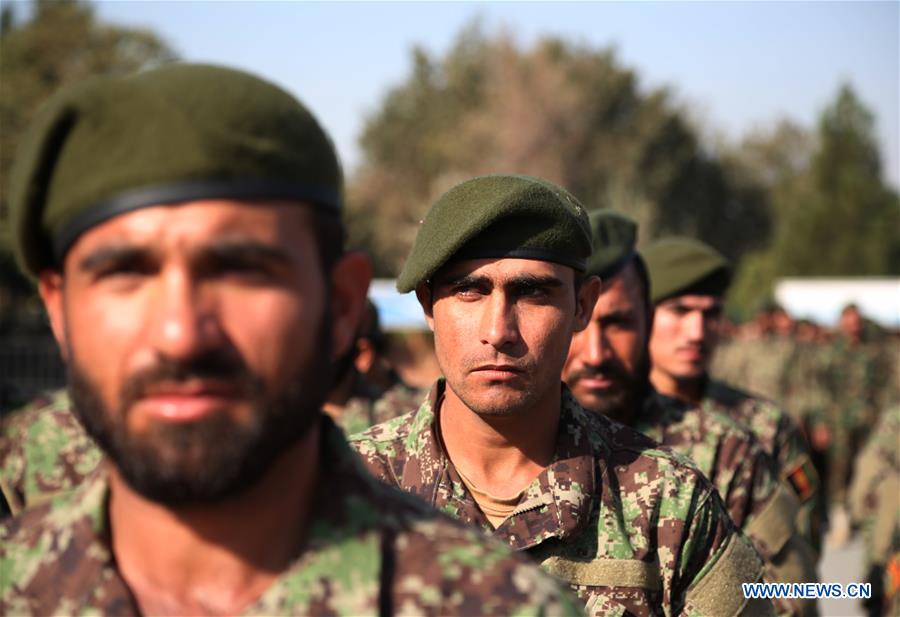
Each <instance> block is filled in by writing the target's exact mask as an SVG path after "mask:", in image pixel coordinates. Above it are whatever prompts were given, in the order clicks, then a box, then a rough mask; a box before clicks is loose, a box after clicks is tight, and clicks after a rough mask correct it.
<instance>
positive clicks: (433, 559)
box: [0, 418, 580, 615]
mask: <svg viewBox="0 0 900 617" xmlns="http://www.w3.org/2000/svg"><path fill="white" fill-rule="evenodd" d="M323 422H324V424H325V426H324V427H323V428H324V431H323V460H322V464H321V466H320V468H321V470H322V471H321V473H322V476H323V477H321V479H320V480H319V486H320V487H321V488H320V490H319V492H318V494H317V495H316V496H315V499H313V501H312V503H313V504H314V511H313V514H312V523H311V525H310V532H309V538H308V540H307V543H306V547H305V549H304V551H303V553H302V554H301V555H300V556H299V558H298V559H297V560H296V561H295V562H294V563H293V564H292V565H291V566H290V567H289V568H288V569H287V570H286V571H285V572H284V573H283V574H282V575H281V576H280V577H279V578H278V579H277V580H276V582H275V583H274V584H273V585H272V586H270V587H269V588H268V589H267V590H266V591H265V592H264V593H263V594H262V596H260V597H259V598H258V599H257V600H256V601H255V602H253V603H252V604H251V605H250V606H248V607H246V609H245V610H244V614H247V615H283V614H294V615H324V614H329V615H332V614H333V615H339V614H340V615H373V614H407V615H413V614H415V615H448V614H457V615H464V614H470V615H471V614H479V615H481V614H483V615H512V614H515V615H520V614H521V615H546V614H578V613H579V612H580V608H579V607H578V605H577V602H576V601H575V600H574V598H571V597H569V596H568V594H567V592H564V591H562V590H561V589H560V588H559V586H558V585H557V583H556V582H555V581H553V579H552V578H551V577H549V576H547V575H546V574H544V573H543V572H541V571H540V569H539V568H537V567H536V566H534V565H532V564H530V563H528V562H527V560H526V559H524V558H523V556H520V555H515V554H514V553H513V552H512V551H510V550H509V549H508V548H507V547H505V546H503V544H502V543H500V542H496V541H495V540H493V539H491V538H486V537H484V536H483V535H482V534H481V533H479V532H478V530H476V529H468V528H465V527H463V526H462V525H460V524H459V523H458V522H456V521H452V520H451V519H449V518H447V517H445V516H443V515H441V514H439V513H437V512H435V511H434V510H432V509H430V508H428V507H426V506H425V505H424V504H422V503H421V502H419V501H418V500H415V499H412V498H411V497H410V496H409V495H405V494H403V493H401V492H400V491H396V490H394V489H391V488H389V487H387V486H384V485H382V484H381V483H379V482H377V481H375V480H374V479H373V478H371V476H369V475H368V474H367V473H366V472H365V469H364V468H363V467H362V465H361V464H360V462H359V459H358V458H357V457H356V456H355V455H354V454H353V453H352V452H351V451H350V449H349V448H348V447H347V444H346V442H345V441H344V437H343V435H342V434H341V432H340V430H339V429H338V428H337V427H335V425H334V424H333V423H332V422H331V421H330V420H328V419H327V418H326V419H324V420H323ZM107 495H108V484H107V480H106V474H105V471H104V470H103V469H99V470H97V471H96V472H95V474H94V475H92V476H91V477H90V478H88V479H87V480H86V481H85V482H84V483H83V484H82V486H80V487H79V488H78V489H76V490H74V491H70V492H67V493H63V494H60V495H57V496H56V497H54V498H53V499H52V500H51V501H50V502H48V503H46V504H44V505H42V506H39V507H38V508H35V509H30V510H28V511H26V512H25V513H24V514H22V515H21V516H18V517H16V518H14V519H11V520H8V521H6V522H5V523H4V524H3V525H2V526H0V536H2V545H3V548H4V552H3V556H2V558H0V571H2V572H3V576H2V577H0V613H2V614H4V615H14V614H15V615H20V614H33V615H49V614H69V615H74V614H83V613H101V614H108V615H137V614H139V611H138V607H137V605H136V602H135V600H134V598H133V596H132V594H131V593H130V591H129V589H128V587H127V586H126V583H125V581H124V580H123V579H122V577H121V575H120V573H119V572H118V570H117V568H116V564H115V560H114V556H113V555H112V553H111V549H110V546H109V540H108V538H109V530H108V528H107V523H106V520H107V518H106V511H105V510H106V501H107Z"/></svg>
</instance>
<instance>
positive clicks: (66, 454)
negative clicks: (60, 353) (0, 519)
mask: <svg viewBox="0 0 900 617" xmlns="http://www.w3.org/2000/svg"><path fill="white" fill-rule="evenodd" d="M102 458H103V455H102V453H101V452H100V449H99V448H98V447H97V446H96V445H95V444H94V442H93V440H92V439H91V438H90V437H89V436H88V435H87V433H86V432H85V430H84V429H83V428H82V427H81V423H80V422H79V421H78V418H76V417H75V414H74V413H73V412H72V407H71V404H70V403H69V396H68V394H66V391H65V390H59V391H57V392H53V393H51V394H47V395H43V396H40V397H38V398H37V399H35V400H34V401H32V402H31V403H29V404H28V405H26V406H25V407H23V408H22V409H20V410H17V411H14V412H12V413H10V414H8V415H6V416H4V417H3V419H2V422H0V491H2V493H3V495H2V496H3V498H4V500H5V502H6V504H7V507H8V508H9V509H10V510H11V511H12V513H13V514H16V513H17V512H20V511H21V510H22V509H23V508H25V507H27V506H30V505H32V504H34V503H36V502H37V501H38V500H39V499H40V498H41V497H43V496H46V495H52V494H53V493H56V492H58V491H62V490H66V489H69V488H72V487H74V486H77V485H78V484H80V483H81V481H82V480H83V479H84V478H85V476H87V475H88V474H90V473H91V472H92V471H93V470H94V469H96V468H97V466H98V465H99V464H100V461H101V460H102Z"/></svg>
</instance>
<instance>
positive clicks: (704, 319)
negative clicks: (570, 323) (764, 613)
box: [643, 237, 819, 540]
mask: <svg viewBox="0 0 900 617" xmlns="http://www.w3.org/2000/svg"><path fill="white" fill-rule="evenodd" d="M643 255H644V258H645V259H646V261H647V267H648V269H649V271H650V278H651V281H652V283H651V287H652V292H651V301H652V302H653V304H654V306H655V312H654V324H653V334H652V336H651V338H650V353H651V360H652V363H653V369H652V371H651V373H650V377H651V380H652V381H653V385H654V386H656V388H657V390H659V391H660V392H662V393H664V394H667V395H669V396H672V397H674V398H678V399H681V400H683V401H686V402H688V403H690V404H693V405H698V406H701V407H703V408H705V409H713V410H716V411H719V412H721V413H723V414H725V415H728V416H730V417H732V418H734V419H735V420H736V421H738V422H739V423H741V424H743V425H745V426H746V427H747V428H749V429H750V430H751V431H752V432H753V434H754V435H755V436H756V437H757V439H759V441H760V443H761V444H762V445H763V447H764V448H765V449H766V451H767V452H769V453H770V454H771V455H772V457H773V458H774V459H775V462H776V465H777V468H778V472H779V475H780V477H781V478H782V479H783V480H785V481H786V482H787V484H788V485H789V486H790V487H791V488H792V489H793V492H794V493H795V494H796V495H797V498H798V499H799V500H800V503H801V504H802V509H801V518H800V519H798V528H799V529H800V530H801V531H803V533H804V535H806V536H807V538H809V539H810V540H813V539H815V538H817V537H818V523H817V512H818V511H817V510H816V509H815V501H816V499H815V498H816V492H817V491H818V490H819V483H818V478H817V475H816V473H815V470H814V469H813V467H812V464H811V462H810V458H809V445H808V444H807V443H806V439H805V438H804V437H803V434H802V433H801V432H800V430H799V428H798V427H797V425H796V424H795V423H794V421H793V420H792V419H791V417H790V416H789V415H787V413H785V412H784V411H783V410H781V409H780V408H779V407H778V406H777V405H775V404H774V403H771V402H769V401H766V400H764V399H760V398H758V397H755V396H752V395H750V394H748V393H746V392H743V391H741V390H738V389H736V388H733V387H731V386H729V385H728V384H725V383H723V382H719V381H716V380H714V379H711V378H710V376H709V364H710V360H711V358H712V355H713V353H714V351H715V346H716V343H717V330H716V327H717V322H718V319H719V317H720V316H721V312H722V304H723V297H724V295H725V292H726V290H727V288H728V284H729V282H730V280H731V269H730V266H729V264H728V262H727V260H726V259H725V258H724V257H723V256H722V255H720V254H719V253H718V252H717V251H715V250H714V249H712V248H711V247H709V246H707V245H705V244H703V243H701V242H698V241H696V240H692V239H689V238H677V237H674V238H667V239H663V240H659V241H657V242H656V243H654V244H653V245H651V246H648V247H647V249H646V250H645V251H643ZM701 326H702V327H701Z"/></svg>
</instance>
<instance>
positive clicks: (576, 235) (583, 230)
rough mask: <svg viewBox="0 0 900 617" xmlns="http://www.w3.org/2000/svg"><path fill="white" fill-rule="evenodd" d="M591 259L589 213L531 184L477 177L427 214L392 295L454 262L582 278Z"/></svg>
mask: <svg viewBox="0 0 900 617" xmlns="http://www.w3.org/2000/svg"><path fill="white" fill-rule="evenodd" d="M590 254H591V232H590V227H589V225H588V219H587V213H586V212H585V210H584V206H582V205H581V204H580V203H579V202H578V200H577V199H575V197H573V196H572V195H571V194H570V193H569V192H568V191H566V190H565V189H563V188H560V187H558V186H556V185H555V184H552V183H550V182H548V181H546V180H541V179H539V178H532V177H529V176H515V175H492V176H481V177H478V178H473V179H471V180H467V181H466V182H463V183H462V184H458V185H456V186H455V187H453V188H452V189H450V190H449V191H447V192H446V193H444V194H443V195H442V196H441V197H440V198H439V199H438V200H437V201H436V202H435V203H434V205H433V206H432V207H431V209H430V210H429V211H428V214H427V215H426V217H425V220H424V221H423V222H422V226H421V227H420V228H419V232H418V234H416V240H415V242H414V243H413V247H412V250H411V251H410V254H409V257H407V259H406V263H405V264H404V265H403V271H402V272H401V273H400V276H399V277H398V278H397V289H398V290H399V291H400V292H401V293H406V292H408V291H412V290H413V289H415V288H416V287H417V286H418V285H419V284H420V283H423V282H425V281H427V280H428V279H430V278H431V276H432V275H434V273H435V272H437V271H438V270H439V269H440V268H441V266H443V265H444V264H446V263H448V262H449V261H450V260H452V259H481V258H522V259H536V260H540V261H551V262H554V263H559V264H563V265H566V266H570V267H572V268H575V269H576V270H579V271H584V267H585V260H586V259H587V257H589V256H590Z"/></svg>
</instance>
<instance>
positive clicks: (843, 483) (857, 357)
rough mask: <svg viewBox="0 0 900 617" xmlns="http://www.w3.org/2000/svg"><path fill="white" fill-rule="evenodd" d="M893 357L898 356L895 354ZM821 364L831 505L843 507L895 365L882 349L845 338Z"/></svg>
mask: <svg viewBox="0 0 900 617" xmlns="http://www.w3.org/2000/svg"><path fill="white" fill-rule="evenodd" d="M893 353H894V355H896V348H893ZM822 361H823V363H824V365H825V366H824V369H823V371H822V372H823V380H824V383H825V387H826V390H827V392H828V400H829V404H828V405H827V406H826V409H825V410H824V418H822V419H821V421H822V422H824V423H825V425H826V426H827V427H828V428H829V431H830V433H831V436H832V437H831V439H832V440H831V446H830V447H829V450H828V473H827V484H828V486H827V490H828V500H829V502H830V503H837V504H843V503H845V501H846V497H847V486H848V484H849V481H850V476H851V472H852V462H853V454H854V453H855V452H858V451H859V450H860V448H862V446H863V444H864V443H865V441H866V438H867V436H868V434H869V431H870V430H871V428H872V427H873V426H875V424H876V423H877V421H878V417H879V414H880V411H881V409H882V408H884V407H885V406H886V405H887V404H888V401H886V400H885V394H887V393H889V392H890V371H891V370H892V364H893V363H892V362H891V361H890V360H889V359H888V358H887V357H885V352H884V349H883V347H882V346H881V345H878V344H876V343H874V342H865V343H861V344H859V345H851V344H850V343H849V342H848V341H847V340H846V339H845V338H844V337H837V338H836V339H835V340H834V341H833V342H832V344H831V345H830V346H828V347H827V348H826V349H825V350H824V352H823V359H822ZM893 403H894V404H896V401H893Z"/></svg>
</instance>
